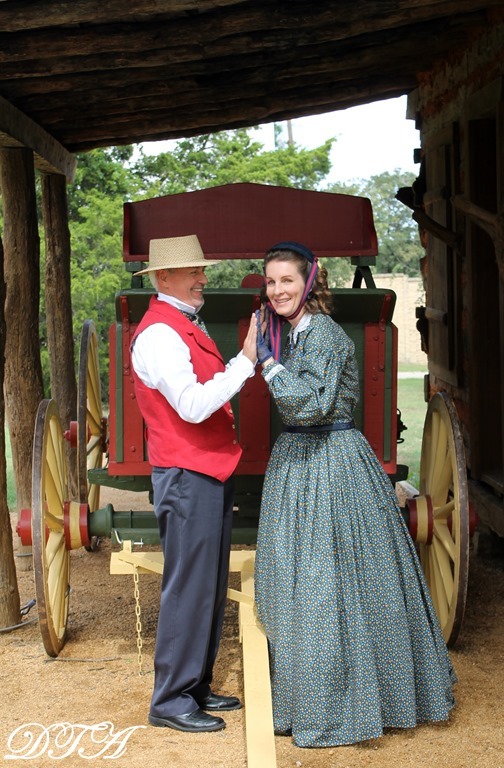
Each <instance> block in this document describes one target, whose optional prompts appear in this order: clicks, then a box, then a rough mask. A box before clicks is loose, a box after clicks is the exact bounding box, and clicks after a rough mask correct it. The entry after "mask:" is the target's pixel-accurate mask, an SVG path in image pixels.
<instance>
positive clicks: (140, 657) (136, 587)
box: [133, 568, 143, 675]
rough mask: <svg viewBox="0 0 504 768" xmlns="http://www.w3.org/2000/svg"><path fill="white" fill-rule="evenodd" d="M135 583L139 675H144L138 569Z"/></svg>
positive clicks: (135, 574)
mask: <svg viewBox="0 0 504 768" xmlns="http://www.w3.org/2000/svg"><path fill="white" fill-rule="evenodd" d="M133 582H134V585H135V588H134V594H135V616H136V635H137V648H138V655H137V660H138V674H139V675H143V669H142V665H143V656H142V646H143V639H142V620H141V610H140V590H139V588H138V569H137V568H135V572H134V574H133Z"/></svg>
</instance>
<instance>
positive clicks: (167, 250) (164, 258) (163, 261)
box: [135, 235, 219, 275]
mask: <svg viewBox="0 0 504 768" xmlns="http://www.w3.org/2000/svg"><path fill="white" fill-rule="evenodd" d="M218 263H219V262H218V261H212V260H211V259H205V254H204V253H203V251H202V250H201V245H200V243H199V240H198V237H197V235H186V236H185V237H163V238H162V239H161V240H151V241H150V243H149V266H148V267H146V268H145V269H141V270H140V271H139V272H135V274H136V275H144V274H146V273H147V272H157V271H158V270H159V269H178V268H180V267H208V266H209V265H210V264H218Z"/></svg>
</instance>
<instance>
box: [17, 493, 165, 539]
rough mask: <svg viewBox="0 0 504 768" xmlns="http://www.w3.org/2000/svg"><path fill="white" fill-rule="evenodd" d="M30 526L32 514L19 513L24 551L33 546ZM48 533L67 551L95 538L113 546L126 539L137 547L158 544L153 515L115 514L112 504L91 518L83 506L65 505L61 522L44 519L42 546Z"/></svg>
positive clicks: (70, 503) (69, 503)
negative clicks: (59, 537)
mask: <svg viewBox="0 0 504 768" xmlns="http://www.w3.org/2000/svg"><path fill="white" fill-rule="evenodd" d="M37 517H38V515H37ZM35 522H37V521H35ZM32 524H33V521H32V510H31V509H22V510H21V512H20V515H19V520H18V524H17V526H16V532H17V534H18V536H19V538H20V539H21V543H22V544H23V545H24V546H27V547H31V546H32V545H33V537H32ZM51 533H56V534H58V535H62V536H63V537H64V540H65V549H66V550H67V551H70V550H72V549H80V547H89V546H90V544H91V541H92V540H93V539H95V538H96V539H113V540H115V542H116V543H121V542H122V541H123V540H125V539H129V540H131V541H134V542H135V543H137V544H159V533H158V527H157V521H156V517H155V515H154V513H153V512H149V511H145V512H144V511H140V512H138V511H133V510H129V511H122V510H120V511H118V510H115V509H114V507H113V506H112V504H106V505H105V506H104V507H102V508H101V509H96V510H95V511H94V512H93V513H92V514H91V513H90V510H89V506H88V505H87V504H80V503H79V502H78V501H65V502H64V503H63V516H62V518H61V519H59V518H58V519H57V520H54V519H51V517H50V516H49V515H48V516H47V518H46V521H45V542H46V546H47V542H48V541H49V536H50V535H51Z"/></svg>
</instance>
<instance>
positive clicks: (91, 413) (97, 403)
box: [77, 320, 104, 549]
mask: <svg viewBox="0 0 504 768" xmlns="http://www.w3.org/2000/svg"><path fill="white" fill-rule="evenodd" d="M103 430H104V420H103V410H102V401H101V385H100V369H99V362H98V337H97V335H96V330H95V327H94V325H93V323H92V321H91V320H86V322H85V323H84V326H83V328H82V334H81V344H80V355H79V379H78V385H77V471H78V481H79V501H80V502H81V504H86V503H87V504H88V506H89V511H90V512H91V513H93V512H94V511H95V510H96V509H98V507H99V506H100V486H99V485H98V484H96V483H91V482H89V475H88V472H89V470H92V469H101V467H102V464H103V452H104V451H103V446H104V435H103ZM95 548H96V540H93V541H92V543H91V546H90V547H88V549H95Z"/></svg>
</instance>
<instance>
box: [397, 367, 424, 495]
mask: <svg viewBox="0 0 504 768" xmlns="http://www.w3.org/2000/svg"><path fill="white" fill-rule="evenodd" d="M404 370H405V369H404V368H403V367H402V366H401V371H404ZM410 370H415V369H414V368H410ZM416 370H418V367H417V368H416ZM397 407H398V408H399V410H400V411H401V420H402V422H403V423H404V424H405V425H406V427H407V429H406V430H405V431H404V432H402V434H401V437H402V438H403V440H404V442H403V443H399V445H398V446H397V462H398V464H406V465H407V466H408V467H409V472H408V482H409V483H411V484H412V485H414V486H415V488H418V486H419V472H420V455H421V450H422V435H423V429H424V421H425V414H426V412H427V403H426V402H425V400H424V381H423V378H421V379H420V378H419V379H398V382H397Z"/></svg>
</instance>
